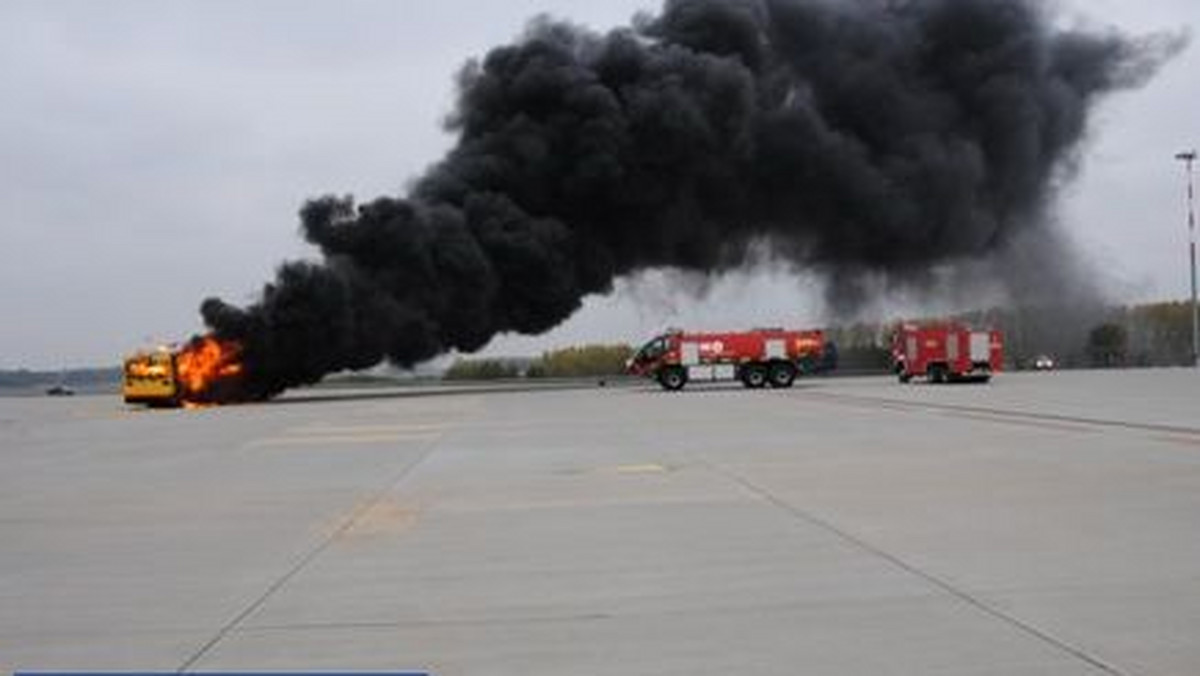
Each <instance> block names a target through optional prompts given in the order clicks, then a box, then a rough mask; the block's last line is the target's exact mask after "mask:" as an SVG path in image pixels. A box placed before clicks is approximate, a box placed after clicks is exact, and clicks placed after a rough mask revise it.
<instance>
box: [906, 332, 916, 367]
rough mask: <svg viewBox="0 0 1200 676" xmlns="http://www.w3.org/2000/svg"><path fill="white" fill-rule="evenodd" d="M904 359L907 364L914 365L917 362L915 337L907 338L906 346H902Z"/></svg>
mask: <svg viewBox="0 0 1200 676" xmlns="http://www.w3.org/2000/svg"><path fill="white" fill-rule="evenodd" d="M904 353H905V354H904V358H905V359H906V360H907V361H908V363H909V364H914V363H916V361H917V337H916V336H909V337H908V341H907V344H906V345H905V346H904Z"/></svg>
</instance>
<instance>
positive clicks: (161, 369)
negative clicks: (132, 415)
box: [123, 348, 182, 406]
mask: <svg viewBox="0 0 1200 676" xmlns="http://www.w3.org/2000/svg"><path fill="white" fill-rule="evenodd" d="M123 389H124V393H125V403H127V404H148V405H151V406H179V405H180V404H181V403H182V401H181V399H180V387H179V380H178V378H176V371H175V354H174V353H173V352H171V351H170V350H169V349H167V348H159V349H157V350H153V351H148V352H139V353H137V354H135V355H132V356H130V357H129V358H127V359H126V360H125V377H124V388H123Z"/></svg>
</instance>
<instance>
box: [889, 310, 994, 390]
mask: <svg viewBox="0 0 1200 676" xmlns="http://www.w3.org/2000/svg"><path fill="white" fill-rule="evenodd" d="M892 358H893V360H894V364H895V371H896V375H897V376H899V378H900V382H902V383H907V382H909V381H911V380H912V379H913V378H916V377H923V378H928V379H929V382H931V383H946V382H984V383H986V382H988V381H989V380H991V377H992V374H993V373H997V372H999V371H1000V370H1001V369H1003V367H1004V337H1003V336H1002V335H1001V333H1000V332H999V331H975V330H972V329H970V328H968V327H966V326H963V325H961V324H954V323H947V324H924V325H916V324H905V325H903V326H901V327H900V328H899V330H897V331H896V334H895V337H894V338H893V340H892Z"/></svg>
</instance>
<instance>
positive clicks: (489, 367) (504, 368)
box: [442, 359, 521, 380]
mask: <svg viewBox="0 0 1200 676" xmlns="http://www.w3.org/2000/svg"><path fill="white" fill-rule="evenodd" d="M520 375H521V369H520V367H519V366H517V364H515V363H512V362H508V361H504V360H500V359H459V360H457V361H455V362H454V363H453V364H451V366H450V368H448V369H446V373H445V375H443V376H442V377H443V379H445V380H503V379H506V378H516V377H519V376H520Z"/></svg>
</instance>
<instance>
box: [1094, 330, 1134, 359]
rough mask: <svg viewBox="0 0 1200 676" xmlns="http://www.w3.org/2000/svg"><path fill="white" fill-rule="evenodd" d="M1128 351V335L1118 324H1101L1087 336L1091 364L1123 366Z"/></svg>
mask: <svg viewBox="0 0 1200 676" xmlns="http://www.w3.org/2000/svg"><path fill="white" fill-rule="evenodd" d="M1128 352H1129V335H1128V333H1127V332H1126V331H1125V327H1123V326H1121V325H1120V324H1114V323H1107V324H1101V325H1100V326H1097V327H1096V328H1094V329H1092V332H1091V334H1090V335H1089V336H1088V354H1089V355H1090V356H1091V359H1092V365H1093V366H1098V367H1103V368H1111V367H1114V366H1124V365H1125V363H1126V357H1127V355H1128Z"/></svg>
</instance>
